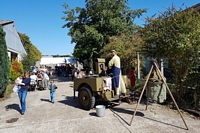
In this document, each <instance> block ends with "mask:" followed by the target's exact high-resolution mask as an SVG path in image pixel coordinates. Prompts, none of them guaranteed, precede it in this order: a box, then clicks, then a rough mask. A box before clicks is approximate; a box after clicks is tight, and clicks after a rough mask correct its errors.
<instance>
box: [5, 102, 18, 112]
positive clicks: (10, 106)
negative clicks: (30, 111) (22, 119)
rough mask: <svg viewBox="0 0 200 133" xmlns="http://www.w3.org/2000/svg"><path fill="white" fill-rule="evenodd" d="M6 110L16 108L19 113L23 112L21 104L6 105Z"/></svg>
mask: <svg viewBox="0 0 200 133" xmlns="http://www.w3.org/2000/svg"><path fill="white" fill-rule="evenodd" d="M5 109H6V111H9V110H10V109H14V110H16V111H18V112H19V113H20V112H21V110H20V107H19V104H15V103H14V104H9V105H7V106H5Z"/></svg>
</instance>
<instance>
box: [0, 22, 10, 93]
mask: <svg viewBox="0 0 200 133" xmlns="http://www.w3.org/2000/svg"><path fill="white" fill-rule="evenodd" d="M9 72H10V70H9V59H8V52H7V46H6V41H5V32H4V31H3V28H2V26H1V25H0V97H1V96H3V93H4V92H5V90H6V87H7V85H8V81H9Z"/></svg>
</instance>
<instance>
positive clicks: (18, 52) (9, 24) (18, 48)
mask: <svg viewBox="0 0 200 133" xmlns="http://www.w3.org/2000/svg"><path fill="white" fill-rule="evenodd" d="M0 25H2V27H3V31H4V32H5V33H6V36H5V40H6V45H7V49H8V56H9V59H10V60H12V59H17V60H18V61H21V60H22V58H23V56H24V55H27V53H26V50H25V48H24V45H23V43H22V41H21V38H20V37H19V34H18V31H17V29H16V26H15V24H14V21H12V20H0Z"/></svg>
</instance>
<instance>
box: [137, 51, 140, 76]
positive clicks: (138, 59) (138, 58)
mask: <svg viewBox="0 0 200 133" xmlns="http://www.w3.org/2000/svg"><path fill="white" fill-rule="evenodd" d="M137 62H138V66H137V68H138V69H137V70H138V79H140V55H139V52H137Z"/></svg>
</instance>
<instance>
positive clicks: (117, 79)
mask: <svg viewBox="0 0 200 133" xmlns="http://www.w3.org/2000/svg"><path fill="white" fill-rule="evenodd" d="M111 55H112V56H113V57H112V59H111V60H110V61H109V62H108V67H109V68H110V69H112V74H113V77H112V84H113V87H114V88H115V91H116V95H115V96H114V97H115V98H119V96H120V93H122V95H125V93H126V88H125V84H124V82H123V79H122V76H121V69H120V58H119V56H118V55H117V54H116V51H115V50H111Z"/></svg>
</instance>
